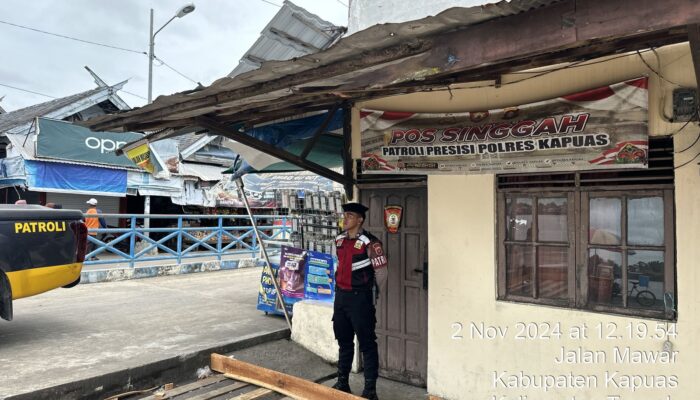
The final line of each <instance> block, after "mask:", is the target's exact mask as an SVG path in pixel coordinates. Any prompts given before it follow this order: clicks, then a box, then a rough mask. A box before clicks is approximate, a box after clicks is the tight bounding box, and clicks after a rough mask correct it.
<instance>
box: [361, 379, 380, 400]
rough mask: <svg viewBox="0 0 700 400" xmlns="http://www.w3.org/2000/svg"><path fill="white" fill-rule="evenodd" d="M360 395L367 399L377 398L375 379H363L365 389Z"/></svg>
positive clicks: (376, 399) (377, 399)
mask: <svg viewBox="0 0 700 400" xmlns="http://www.w3.org/2000/svg"><path fill="white" fill-rule="evenodd" d="M362 397H364V398H365V399H369V400H379V398H378V397H377V380H376V379H365V389H364V390H363V391H362Z"/></svg>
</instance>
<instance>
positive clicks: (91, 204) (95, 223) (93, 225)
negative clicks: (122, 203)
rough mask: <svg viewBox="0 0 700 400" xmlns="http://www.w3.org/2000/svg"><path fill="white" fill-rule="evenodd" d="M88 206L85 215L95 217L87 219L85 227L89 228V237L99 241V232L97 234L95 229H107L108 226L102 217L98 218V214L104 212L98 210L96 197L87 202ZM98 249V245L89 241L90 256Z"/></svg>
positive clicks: (94, 258)
mask: <svg viewBox="0 0 700 400" xmlns="http://www.w3.org/2000/svg"><path fill="white" fill-rule="evenodd" d="M86 203H87V204H88V209H87V211H85V214H90V215H93V214H94V215H95V217H85V226H87V228H88V235H90V236H92V237H94V238H95V239H99V235H98V234H97V232H95V231H94V230H93V229H99V228H106V227H107V224H106V223H105V220H104V218H102V217H97V214H101V213H102V210H100V209H98V208H97V199H95V198H94V197H93V198H91V199H90V200H88V201H87V202H86ZM96 248H97V245H96V244H95V243H93V242H91V241H88V246H87V252H88V254H89V253H90V252H92V251H94V250H95V249H96ZM90 260H98V258H97V257H90Z"/></svg>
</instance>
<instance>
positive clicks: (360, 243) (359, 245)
mask: <svg viewBox="0 0 700 400" xmlns="http://www.w3.org/2000/svg"><path fill="white" fill-rule="evenodd" d="M362 245H363V243H362V241H361V240H357V241H355V248H356V249H358V250H360V249H361V248H362Z"/></svg>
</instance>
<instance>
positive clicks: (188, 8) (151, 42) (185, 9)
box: [143, 3, 194, 237]
mask: <svg viewBox="0 0 700 400" xmlns="http://www.w3.org/2000/svg"><path fill="white" fill-rule="evenodd" d="M192 11H194V4H193V3H190V4H186V5H184V6H182V7H180V9H179V10H177V13H175V15H173V17H172V18H170V19H169V20H168V22H166V23H165V24H163V26H161V27H160V28H159V29H158V30H157V31H155V33H154V32H153V9H152V8H151V29H150V31H149V33H148V104H151V101H153V58H154V55H153V48H154V47H155V39H156V35H157V34H158V32H160V31H162V30H163V28H165V26H166V25H168V24H169V23H170V22H172V20H174V19H175V18H182V17H184V16H185V15H187V14H189V13H191V12H192ZM143 213H144V214H146V215H148V214H150V213H151V196H146V198H145V199H144V202H143ZM143 227H144V229H145V230H144V235H145V236H146V237H148V236H150V235H149V231H148V230H149V229H150V228H151V220H150V219H149V218H144V221H143Z"/></svg>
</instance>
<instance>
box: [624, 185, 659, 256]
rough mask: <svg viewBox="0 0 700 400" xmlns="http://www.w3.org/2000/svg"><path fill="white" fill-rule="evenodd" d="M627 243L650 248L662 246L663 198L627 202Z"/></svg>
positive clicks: (645, 198) (647, 198)
mask: <svg viewBox="0 0 700 400" xmlns="http://www.w3.org/2000/svg"><path fill="white" fill-rule="evenodd" d="M627 242H628V243H629V244H637V245H651V246H662V245H663V244H664V200H663V198H661V197H644V198H641V199H629V200H627Z"/></svg>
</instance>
